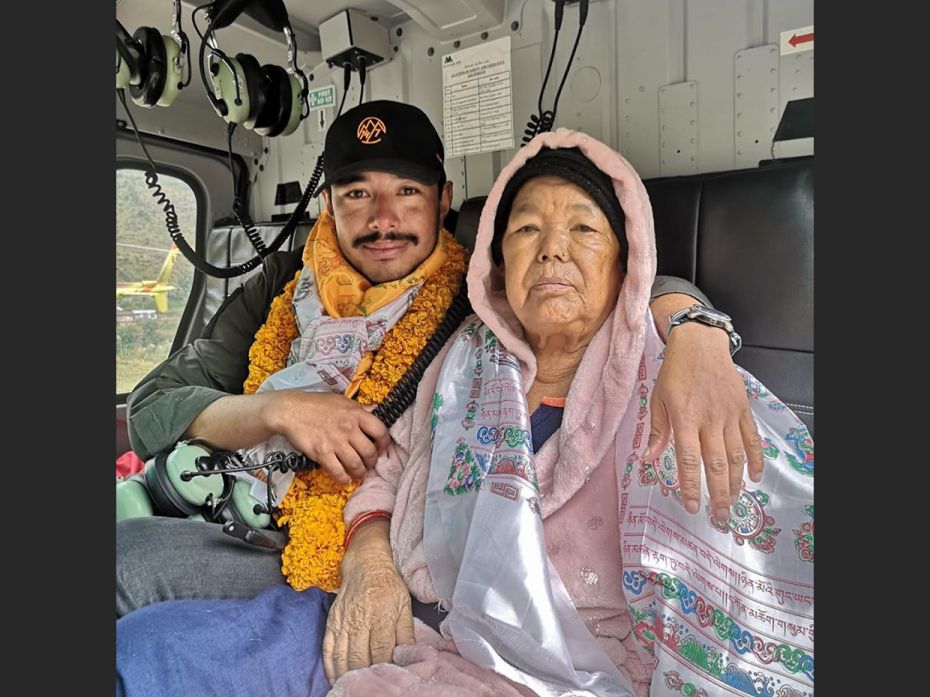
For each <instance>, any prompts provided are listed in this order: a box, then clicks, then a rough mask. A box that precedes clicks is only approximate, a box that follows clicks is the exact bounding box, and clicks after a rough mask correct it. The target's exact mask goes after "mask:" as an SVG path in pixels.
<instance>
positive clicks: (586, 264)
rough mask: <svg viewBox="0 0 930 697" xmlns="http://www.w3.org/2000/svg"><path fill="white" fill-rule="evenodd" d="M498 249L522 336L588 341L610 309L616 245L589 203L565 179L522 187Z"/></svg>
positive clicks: (615, 287) (619, 278) (617, 274)
mask: <svg viewBox="0 0 930 697" xmlns="http://www.w3.org/2000/svg"><path fill="white" fill-rule="evenodd" d="M501 251H502V253H503V258H504V280H505V284H506V291H507V300H508V302H509V303H510V306H511V307H512V308H513V311H514V313H515V314H516V315H517V318H518V319H519V320H520V323H521V324H522V325H523V328H524V330H525V331H526V332H527V335H528V336H530V337H532V336H546V335H550V334H563V335H568V336H570V337H585V336H587V337H590V336H592V335H593V334H594V333H595V332H596V331H597V330H598V329H599V328H600V326H601V324H603V323H604V320H605V319H606V318H607V316H608V315H609V314H610V311H611V310H612V309H613V308H614V306H615V305H616V304H617V295H618V293H619V292H620V284H621V283H622V282H623V272H622V270H621V269H620V263H619V256H620V243H619V242H618V241H617V237H616V235H614V233H613V230H611V228H610V225H609V223H608V222H607V217H606V216H605V215H604V213H603V211H602V210H601V209H600V207H599V206H598V205H597V203H595V202H594V199H592V198H591V197H590V196H588V195H587V194H586V193H585V192H584V190H583V189H581V188H580V187H578V186H576V185H575V184H572V183H571V182H568V181H566V180H565V179H562V178H560V177H554V176H545V177H536V178H534V179H530V180H529V181H528V182H527V183H526V184H524V185H523V188H521V189H520V191H519V192H518V193H517V196H516V198H515V199H514V202H513V207H512V208H511V211H510V219H509V220H508V222H507V228H506V230H505V232H504V237H503V240H502V244H501Z"/></svg>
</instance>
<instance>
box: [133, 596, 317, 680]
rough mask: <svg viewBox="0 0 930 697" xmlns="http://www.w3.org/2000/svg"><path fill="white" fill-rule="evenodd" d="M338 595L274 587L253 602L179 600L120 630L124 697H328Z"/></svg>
mask: <svg viewBox="0 0 930 697" xmlns="http://www.w3.org/2000/svg"><path fill="white" fill-rule="evenodd" d="M331 604H332V596H331V595H330V594H327V593H324V592H323V591H321V590H320V589H318V588H308V589H307V590H305V591H295V590H293V589H292V588H290V587H289V586H287V585H276V586H273V587H271V588H269V589H267V590H265V591H264V592H262V593H261V594H259V595H258V597H256V598H255V599H253V600H175V601H170V602H164V603H155V604H153V605H148V606H147V607H144V608H142V609H140V610H138V611H136V612H132V613H130V614H128V615H126V616H125V617H123V618H121V619H120V620H118V621H117V623H116V695H117V697H182V696H183V697H186V696H187V695H191V696H194V695H196V696H197V697H210V696H211V695H216V696H217V697H268V696H269V695H274V697H322V696H323V695H325V694H326V693H327V692H328V691H329V681H328V680H327V679H326V675H325V673H324V672H323V658H322V644H323V633H324V631H325V629H326V615H327V613H328V612H329V607H330V605H331Z"/></svg>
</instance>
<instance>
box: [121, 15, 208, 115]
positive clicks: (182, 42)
mask: <svg viewBox="0 0 930 697" xmlns="http://www.w3.org/2000/svg"><path fill="white" fill-rule="evenodd" d="M189 57H190V46H189V44H188V41H187V35H186V34H185V33H184V31H183V30H182V29H181V2H180V0H174V13H173V14H172V17H171V33H170V35H169V34H162V33H161V32H160V31H159V30H158V29H155V28H154V27H139V28H138V29H136V31H135V32H134V33H133V34H132V35H131V36H130V34H129V32H128V31H126V28H125V27H123V25H122V24H120V22H119V20H117V21H116V88H117V89H125V88H127V87H128V88H129V94H130V96H131V97H132V101H133V102H135V103H136V104H138V105H139V106H141V107H146V108H151V107H154V106H156V105H157V106H171V105H172V104H173V103H174V100H175V99H177V96H178V94H179V93H180V91H181V90H182V89H183V88H184V87H186V86H187V85H188V84H189V83H190V70H189V69H188V70H187V80H186V81H185V79H184V72H185V67H187V66H188V63H189Z"/></svg>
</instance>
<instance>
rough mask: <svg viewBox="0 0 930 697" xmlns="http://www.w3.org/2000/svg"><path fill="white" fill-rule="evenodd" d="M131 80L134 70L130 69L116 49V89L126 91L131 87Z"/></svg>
mask: <svg viewBox="0 0 930 697" xmlns="http://www.w3.org/2000/svg"><path fill="white" fill-rule="evenodd" d="M131 79H132V70H131V69H130V67H129V63H128V62H126V61H125V60H123V57H122V56H121V55H120V53H119V49H116V89H118V90H122V89H126V88H127V87H129V81H130V80H131Z"/></svg>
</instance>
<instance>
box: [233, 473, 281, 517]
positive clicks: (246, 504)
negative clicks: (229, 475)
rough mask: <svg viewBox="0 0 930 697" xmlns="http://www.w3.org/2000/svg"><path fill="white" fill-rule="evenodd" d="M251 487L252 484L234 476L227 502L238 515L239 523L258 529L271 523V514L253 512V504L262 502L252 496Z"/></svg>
mask: <svg viewBox="0 0 930 697" xmlns="http://www.w3.org/2000/svg"><path fill="white" fill-rule="evenodd" d="M251 489H252V486H251V485H250V484H249V483H248V482H247V481H245V480H244V479H238V478H236V484H235V487H234V488H233V490H232V496H231V497H230V499H229V504H230V506H231V507H232V508H233V510H234V511H235V514H236V515H237V516H238V518H239V522H240V523H244V524H245V525H248V526H249V527H250V528H255V529H258V530H260V529H262V528H267V527H269V526H270V525H271V516H270V515H269V514H267V513H256V512H255V505H256V504H261V503H262V502H261V501H259V500H258V499H256V498H255V497H254V496H252V493H251Z"/></svg>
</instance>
